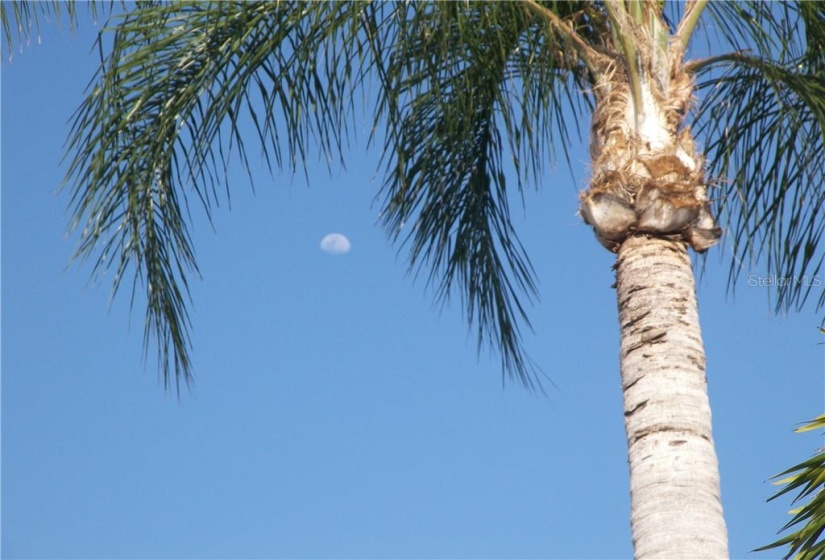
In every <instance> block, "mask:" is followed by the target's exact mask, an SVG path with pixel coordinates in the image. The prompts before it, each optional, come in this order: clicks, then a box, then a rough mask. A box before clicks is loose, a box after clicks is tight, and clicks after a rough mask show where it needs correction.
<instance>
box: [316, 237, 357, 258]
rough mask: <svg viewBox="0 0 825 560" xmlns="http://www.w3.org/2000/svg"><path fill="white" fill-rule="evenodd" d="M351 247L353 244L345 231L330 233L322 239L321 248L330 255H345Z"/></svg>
mask: <svg viewBox="0 0 825 560" xmlns="http://www.w3.org/2000/svg"><path fill="white" fill-rule="evenodd" d="M351 248H352V244H351V243H350V242H349V239H347V236H346V235H344V234H343V233H330V234H329V235H325V236H324V238H323V239H322V240H321V250H322V251H323V252H324V253H328V254H330V255H343V254H344V253H349V250H350V249H351Z"/></svg>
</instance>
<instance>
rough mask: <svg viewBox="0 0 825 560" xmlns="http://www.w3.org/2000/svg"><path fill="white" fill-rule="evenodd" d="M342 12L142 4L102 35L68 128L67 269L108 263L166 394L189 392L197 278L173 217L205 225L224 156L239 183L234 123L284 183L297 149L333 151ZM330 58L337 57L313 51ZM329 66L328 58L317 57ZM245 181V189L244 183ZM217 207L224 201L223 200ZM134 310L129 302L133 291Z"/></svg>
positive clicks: (346, 72)
mask: <svg viewBox="0 0 825 560" xmlns="http://www.w3.org/2000/svg"><path fill="white" fill-rule="evenodd" d="M360 11H361V5H360V4H354V3H311V4H308V3H302V2H297V3H286V2H279V3H259V4H252V3H245V2H215V3H201V2H192V3H172V4H167V3H142V4H139V5H138V6H137V7H136V8H134V9H133V10H131V11H130V12H128V13H127V14H125V15H124V16H122V17H121V18H120V19H118V20H117V21H116V25H115V26H114V28H113V29H114V38H113V44H112V47H111V52H110V54H109V55H108V56H106V57H105V58H104V57H103V55H102V47H101V69H100V71H99V72H98V75H97V76H96V77H95V80H94V81H93V84H92V88H91V91H90V92H89V94H88V97H87V98H86V100H85V101H84V102H83V104H82V105H81V107H80V109H79V110H78V112H77V113H76V115H75V117H74V124H73V128H72V131H71V134H70V141H69V146H68V149H69V153H70V154H73V155H72V158H71V161H70V164H69V170H68V174H67V184H69V185H71V189H72V198H71V201H72V202H71V203H72V206H73V214H74V220H73V225H74V227H79V226H82V227H83V232H82V238H81V244H80V248H79V250H78V252H77V256H78V257H80V258H84V259H85V258H90V257H91V258H93V260H94V271H95V273H99V272H103V271H105V270H107V269H108V268H109V266H110V261H112V260H116V261H118V264H117V267H116V272H115V278H114V291H117V289H118V287H119V286H120V283H121V280H122V279H123V277H124V275H125V274H127V272H128V271H129V270H130V269H131V270H132V271H133V273H134V275H135V284H136V285H137V283H138V282H139V281H142V282H143V283H144V286H143V287H144V289H145V296H146V300H147V314H146V338H145V340H146V343H147V344H148V342H149V341H150V339H152V338H154V339H155V340H156V342H157V344H158V348H159V361H160V364H159V365H160V371H161V373H162V376H163V379H164V382H165V383H166V384H168V383H169V382H170V380H171V378H172V374H173V373H174V379H175V382H176V385H177V386H178V388H179V384H180V381H181V380H184V381H186V382H188V381H189V379H190V375H191V361H190V357H189V338H188V330H189V318H188V315H187V307H186V304H187V298H188V284H187V277H188V275H189V274H191V273H197V265H196V263H195V259H194V250H193V248H192V243H191V239H190V236H189V233H188V228H187V222H186V220H184V215H185V214H186V213H188V196H189V194H191V193H192V192H194V193H195V194H196V195H197V196H198V198H199V199H200V200H201V202H202V203H203V206H204V208H205V209H206V212H207V214H209V213H210V212H211V209H212V207H213V206H214V205H215V204H217V203H218V201H219V199H220V197H219V195H218V188H219V186H220V185H222V184H223V185H225V184H226V181H225V173H226V169H227V165H228V163H229V161H230V159H231V158H232V156H233V154H235V155H236V156H237V157H238V159H240V160H241V162H242V163H243V164H244V165H245V166H246V168H247V170H249V161H248V159H247V155H246V144H245V140H248V139H245V138H244V137H243V136H242V134H241V128H242V126H244V127H245V125H246V124H248V123H247V122H246V121H245V120H244V118H245V117H248V119H249V120H250V121H251V124H252V126H253V127H254V129H255V131H256V132H257V136H258V140H259V141H260V143H261V145H262V147H263V151H264V152H265V154H266V155H267V163H269V165H270V166H272V165H273V163H274V164H275V165H277V166H278V167H282V166H283V167H286V168H288V169H290V170H293V171H294V170H296V169H297V168H298V167H300V166H301V165H303V161H304V160H305V158H306V156H307V149H308V145H309V144H310V143H317V144H318V145H319V146H320V149H321V150H322V152H323V153H326V154H334V153H335V152H337V151H339V148H340V147H341V143H342V139H343V138H345V137H346V134H347V125H346V124H347V115H348V114H349V109H350V103H351V101H350V100H351V98H352V96H351V95H349V88H351V87H352V85H353V84H354V83H355V82H357V80H358V77H357V75H356V73H357V71H358V70H357V69H358V60H359V58H360V57H361V53H359V52H357V50H358V48H359V45H361V44H362V43H361V41H359V40H351V39H347V40H344V39H343V38H342V36H343V35H347V34H350V35H352V34H357V33H358V32H359V29H360V24H361V21H360V15H359V14H360ZM331 44H335V45H338V46H340V45H343V47H341V48H338V49H325V48H324V46H329V45H331ZM330 53H335V54H334V55H333V54H330ZM250 177H251V176H250ZM227 196H228V191H227ZM133 301H134V291H133Z"/></svg>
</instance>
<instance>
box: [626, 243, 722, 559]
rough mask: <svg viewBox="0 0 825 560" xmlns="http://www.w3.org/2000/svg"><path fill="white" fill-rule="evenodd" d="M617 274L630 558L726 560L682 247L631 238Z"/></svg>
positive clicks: (703, 379) (692, 298) (698, 341)
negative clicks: (626, 448)
mask: <svg viewBox="0 0 825 560" xmlns="http://www.w3.org/2000/svg"><path fill="white" fill-rule="evenodd" d="M616 270H617V273H616V276H617V278H616V289H617V296H618V305H619V320H620V325H621V331H622V332H621V335H622V336H621V339H622V346H621V374H622V390H623V393H624V410H625V413H624V414H625V429H626V432H627V442H628V456H629V467H630V494H631V529H632V535H633V545H634V549H635V556H636V558H637V559H648V558H662V559H667V560H676V559H680V558H685V559H692V560H695V559H703V560H706V559H712V558H727V557H728V550H727V542H728V540H727V530H726V528H725V521H724V519H723V517H722V504H721V499H720V491H719V467H718V462H717V459H716V452H715V451H714V446H713V438H712V436H711V415H710V405H709V402H708V394H707V381H706V377H705V352H704V347H703V344H702V336H701V332H700V329H699V317H698V312H697V305H696V295H695V287H694V279H693V270H692V268H691V263H690V259H689V258H688V255H687V250H686V248H685V245H684V244H683V243H681V242H677V241H672V240H669V239H663V238H656V237H647V236H645V235H636V236H632V237H629V238H627V239H626V240H625V241H624V243H622V245H621V248H620V249H619V253H618V257H617V264H616Z"/></svg>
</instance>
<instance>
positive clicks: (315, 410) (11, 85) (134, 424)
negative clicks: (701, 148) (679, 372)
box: [2, 14, 825, 559]
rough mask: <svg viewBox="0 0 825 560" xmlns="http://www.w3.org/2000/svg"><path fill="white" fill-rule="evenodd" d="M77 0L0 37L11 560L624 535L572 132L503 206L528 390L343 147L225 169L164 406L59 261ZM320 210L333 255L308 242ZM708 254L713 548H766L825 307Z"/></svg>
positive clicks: (329, 550)
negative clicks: (540, 373) (178, 389)
mask: <svg viewBox="0 0 825 560" xmlns="http://www.w3.org/2000/svg"><path fill="white" fill-rule="evenodd" d="M81 18H82V22H81V27H80V29H79V30H78V32H77V33H76V35H74V36H72V35H71V34H70V33H69V32H68V31H67V30H65V29H63V30H62V31H60V30H58V29H57V28H55V27H48V26H47V28H46V31H45V32H44V34H43V39H42V44H37V42H36V41H34V42H33V43H32V45H31V46H29V47H28V48H26V49H25V50H24V52H23V53H22V54H21V53H20V52H15V55H14V59H13V61H12V62H11V63H10V62H9V61H8V53H7V52H4V54H3V62H2V555H3V557H4V558H49V559H57V558H109V559H119V558H286V557H290V558H333V557H334V558H363V557H370V558H398V557H404V558H499V557H500V558H505V557H506V558H626V557H629V556H630V555H631V545H630V532H629V526H628V525H629V524H628V514H629V512H628V507H629V506H628V481H627V467H626V443H625V439H624V433H623V427H622V405H621V394H620V384H619V373H618V321H617V318H616V304H615V301H614V295H615V294H614V291H613V290H612V289H611V288H610V286H611V284H612V282H613V276H612V271H611V269H610V266H611V264H612V262H613V257H612V255H611V254H610V253H608V252H607V251H605V250H604V249H603V248H602V247H601V246H600V245H599V244H598V243H597V242H596V240H595V239H594V237H593V235H592V233H591V231H590V230H589V228H588V227H586V226H585V225H584V224H583V223H582V222H581V220H580V219H579V218H578V217H577V216H576V215H575V209H576V204H577V191H578V190H579V188H581V187H582V186H584V185H585V184H586V179H587V176H586V165H585V163H586V153H587V151H586V149H585V147H584V146H583V145H582V146H575V147H574V151H573V160H574V161H575V162H578V163H579V164H580V169H579V170H578V174H577V176H576V177H575V178H574V179H573V178H571V177H570V174H569V173H568V172H567V171H566V169H565V168H564V167H563V166H561V167H559V168H558V169H554V170H551V171H550V172H549V173H548V174H547V175H546V176H545V180H544V184H543V185H542V186H541V188H540V189H539V190H538V191H537V192H528V194H527V198H526V207H525V210H524V212H523V213H522V212H521V210H517V212H518V213H519V214H518V222H519V224H518V227H519V231H520V234H521V235H522V239H523V241H524V243H525V245H526V247H527V250H528V252H529V254H530V255H531V257H532V259H533V263H534V265H535V267H536V269H537V273H538V277H539V281H540V291H541V298H542V299H541V301H540V302H537V304H536V305H535V306H534V307H533V308H532V309H531V318H532V320H533V322H534V326H535V332H534V333H527V337H526V340H527V346H528V348H529V350H530V352H531V354H532V356H533V357H534V358H535V360H536V361H537V362H538V364H539V365H540V366H541V367H542V368H543V369H544V370H545V371H546V372H547V374H548V375H549V376H551V378H552V379H553V381H554V382H555V384H556V387H552V386H549V387H548V388H549V396H548V397H547V398H545V397H540V396H536V395H533V394H530V393H528V392H527V391H525V390H523V389H522V388H520V387H519V386H517V385H512V384H511V385H507V386H505V387H504V388H502V384H501V378H500V372H499V366H498V363H499V362H498V358H497V357H496V356H495V355H489V354H488V353H483V354H482V355H481V356H478V357H477V356H476V352H475V342H474V335H473V334H472V333H470V334H468V330H467V327H466V325H465V323H464V320H463V313H462V311H461V309H460V308H459V306H458V300H456V301H455V302H453V303H452V304H451V305H449V306H448V307H447V308H445V309H444V310H441V311H439V309H438V308H436V307H435V306H434V305H433V303H432V297H431V296H432V294H431V293H428V291H427V290H426V286H425V283H424V282H423V281H422V279H419V280H415V279H414V278H412V277H410V276H408V275H406V274H405V253H404V252H401V253H398V252H397V248H396V247H393V246H391V245H390V243H389V242H388V241H387V240H386V238H385V235H384V233H383V231H382V230H381V229H380V228H379V227H378V226H377V225H376V221H377V218H378V207H377V205H375V204H373V197H374V196H375V194H376V192H377V189H378V186H379V185H380V182H381V177H380V175H376V172H375V170H376V165H377V154H376V153H375V152H374V151H373V152H366V151H365V144H364V143H363V142H362V143H361V144H360V145H358V146H356V147H354V148H353V149H352V150H351V151H350V152H349V158H348V160H349V164H348V168H347V170H346V171H340V172H335V173H333V175H332V176H331V177H330V175H329V174H328V173H327V172H326V171H324V170H323V166H321V165H317V166H313V168H312V169H311V170H310V174H309V181H308V183H309V184H307V182H306V181H304V179H303V178H296V179H295V180H291V179H290V178H289V177H288V176H276V177H274V178H271V177H269V176H268V175H266V174H265V173H264V172H263V169H261V171H260V173H256V181H257V184H256V186H257V193H256V194H254V195H253V193H252V192H251V190H250V188H249V187H248V182H247V180H246V178H245V175H244V173H243V172H242V170H241V169H240V168H235V169H234V172H233V173H232V175H231V177H230V183H231V184H230V188H231V191H232V196H233V198H232V209H231V211H229V210H228V208H227V206H226V204H223V205H222V208H221V209H220V210H219V211H217V212H216V213H215V221H214V231H213V229H212V227H210V225H209V223H208V222H207V221H206V219H205V217H204V216H203V213H202V212H200V211H199V210H197V208H196V209H195V210H194V211H193V237H194V240H195V244H196V250H197V257H198V262H199V264H200V267H201V271H202V276H203V279H202V281H196V282H194V283H193V286H192V288H193V289H192V295H193V297H194V307H193V308H192V319H193V321H194V332H193V344H194V361H195V368H196V385H195V389H194V391H193V392H192V393H191V394H187V393H184V394H183V395H182V398H181V400H180V401H178V400H177V399H176V398H175V396H174V394H166V395H164V393H163V390H162V387H161V385H160V384H159V382H158V379H157V371H156V368H155V361H154V356H150V359H149V360H148V361H147V362H146V364H142V362H141V347H142V334H143V325H142V319H143V317H142V313H143V310H142V309H136V310H135V311H134V312H133V314H132V316H131V318H130V314H129V304H128V303H129V302H128V292H124V293H122V294H121V296H120V297H118V298H116V299H115V301H114V303H113V304H112V306H111V308H109V305H108V301H109V286H110V282H111V276H105V277H103V278H101V279H98V280H97V281H92V282H89V272H90V270H89V268H88V267H77V266H73V267H70V268H67V263H68V261H69V257H70V254H71V253H72V251H73V249H74V245H73V240H72V239H71V238H69V237H67V236H66V234H65V231H66V225H67V222H68V214H67V212H66V207H67V203H68V199H67V195H66V193H62V194H61V193H58V192H57V191H58V187H59V185H60V183H61V179H62V176H63V173H64V171H65V167H63V166H61V165H59V161H60V158H61V155H62V153H63V143H64V141H65V139H66V136H67V132H68V124H67V122H68V120H69V118H70V116H71V114H72V112H73V111H74V109H75V108H76V107H77V106H78V104H79V103H80V101H81V99H82V93H83V90H84V87H85V86H86V84H87V83H88V81H89V79H90V78H91V76H92V74H93V72H94V70H95V67H96V53H94V52H92V51H91V45H92V41H93V38H94V34H95V32H96V31H95V28H94V27H93V25H91V24H90V23H89V22H87V21H86V20H85V19H83V14H81ZM3 48H4V49H5V44H4V45H3ZM365 122H366V120H365ZM361 138H362V140H364V139H365V136H364V135H362V136H361ZM331 232H341V233H343V234H345V235H347V236H348V237H349V239H350V240H351V242H352V249H351V251H350V252H349V253H347V254H345V255H340V256H331V255H328V254H326V253H324V252H322V251H321V250H320V248H319V243H320V241H321V239H322V237H323V236H324V235H326V234H328V233H331ZM720 254H721V252H720V251H719V250H714V251H712V252H711V254H710V256H709V258H708V267H707V270H706V272H705V274H704V276H703V278H702V279H701V282H700V285H699V300H700V313H701V317H702V328H703V333H704V336H705V342H706V349H707V356H708V379H709V386H710V396H711V403H712V407H713V420H714V430H715V438H716V443H717V448H718V452H719V457H720V461H721V471H722V496H723V501H724V507H725V514H726V518H727V521H728V527H729V531H730V539H731V553H732V556H733V557H734V558H773V557H778V556H779V555H778V554H777V553H773V554H770V553H762V554H749V551H750V550H751V549H753V548H755V547H757V546H760V545H763V544H766V543H767V542H769V541H771V540H773V538H774V536H775V533H776V531H777V530H778V529H779V528H780V527H781V526H782V525H783V524H784V523H785V522H786V521H787V520H788V516H787V514H786V511H787V509H788V507H789V505H788V501H787V500H784V501H777V502H773V503H771V504H766V503H765V500H766V498H767V497H769V496H770V495H771V494H772V493H773V491H774V488H773V487H772V486H771V485H770V484H769V483H767V482H766V480H767V479H768V478H769V477H770V476H771V475H773V474H776V473H777V472H779V471H780V470H782V469H784V468H786V467H788V466H790V465H791V464H793V463H795V462H798V461H800V460H802V459H804V458H806V457H807V456H809V455H810V454H811V453H813V452H814V451H815V449H816V447H817V446H818V445H820V444H821V439H819V437H818V436H817V435H815V434H808V435H796V434H793V433H792V431H791V430H792V429H793V428H794V427H795V425H796V424H797V423H799V422H802V421H805V420H807V419H810V418H813V417H814V416H816V415H818V414H820V413H822V412H823V372H824V371H825V346H822V345H818V343H820V342H822V341H823V337H822V335H820V334H819V333H818V331H817V329H816V326H817V325H818V324H819V321H820V315H819V314H818V313H816V312H815V311H814V310H813V308H812V307H811V308H808V309H807V310H806V311H805V312H802V313H799V314H793V315H790V316H787V317H783V318H776V317H773V316H772V314H771V312H770V308H769V306H768V302H767V296H768V292H767V289H766V288H764V287H752V286H749V285H748V283H747V278H748V274H749V273H748V272H746V273H745V274H744V275H743V277H742V278H741V279H740V281H739V282H738V283H737V285H736V294H735V298H732V297H729V296H728V297H726V271H727V260H724V259H721V258H720ZM750 273H753V274H756V275H763V274H764V273H765V271H764V269H763V268H760V267H758V266H757V267H755V268H754V269H753V270H751V271H750Z"/></svg>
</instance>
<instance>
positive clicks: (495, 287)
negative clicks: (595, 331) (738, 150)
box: [379, 3, 578, 386]
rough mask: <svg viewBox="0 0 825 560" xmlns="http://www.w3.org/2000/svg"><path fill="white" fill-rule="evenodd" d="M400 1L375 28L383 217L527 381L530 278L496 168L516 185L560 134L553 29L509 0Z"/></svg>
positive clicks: (562, 95)
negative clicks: (524, 330) (387, 29)
mask: <svg viewBox="0 0 825 560" xmlns="http://www.w3.org/2000/svg"><path fill="white" fill-rule="evenodd" d="M402 11H403V13H398V14H396V18H397V19H396V20H395V23H396V25H395V27H394V28H393V30H392V33H391V34H388V36H386V37H382V38H381V39H380V41H381V43H380V44H381V47H382V52H383V53H385V56H384V57H382V58H381V59H380V61H381V67H380V73H379V75H380V76H381V80H382V86H383V87H382V90H381V91H382V92H384V97H382V98H381V100H380V106H379V107H380V109H379V113H382V114H386V115H387V118H388V121H389V131H390V132H389V134H388V141H387V142H386V144H385V152H384V156H385V160H386V161H387V180H386V183H385V185H384V190H383V196H384V212H383V222H384V225H385V226H386V228H387V231H388V232H389V234H390V236H391V237H393V238H399V237H403V238H404V239H405V240H406V242H407V243H408V245H409V249H410V262H411V267H413V268H416V269H421V268H423V269H428V270H429V280H430V282H431V283H435V284H436V285H437V297H438V298H439V299H441V300H442V301H446V300H447V299H448V298H449V296H450V295H451V294H452V293H453V292H454V291H455V290H454V289H455V288H457V290H458V291H459V293H460V294H461V297H462V303H463V304H464V305H465V308H466V309H467V314H468V321H469V322H470V323H471V324H472V323H476V324H477V325H478V343H479V346H481V345H482V344H484V343H485V342H487V343H489V344H490V345H491V346H493V347H497V348H499V349H500V350H501V351H502V358H503V367H504V371H506V372H509V373H512V374H514V375H515V376H516V377H517V378H519V379H520V380H521V381H522V382H524V383H525V385H528V386H537V384H536V383H535V382H536V381H537V380H536V378H535V377H534V376H533V375H532V374H533V370H532V369H531V365H530V361H529V357H527V356H526V355H525V354H524V352H523V350H522V345H521V340H520V333H519V323H520V322H521V323H522V324H525V325H528V326H529V321H528V319H527V316H526V313H525V308H524V306H523V304H522V303H521V297H522V294H526V295H527V297H528V298H529V297H531V296H534V295H535V283H534V277H533V270H532V266H531V265H530V261H529V259H528V257H527V255H526V254H525V253H524V250H523V248H522V246H521V244H520V242H519V240H518V236H517V235H516V232H515V230H514V228H513V225H512V222H511V218H510V203H511V201H512V200H513V199H512V195H511V193H510V189H512V186H510V185H508V184H507V181H506V178H505V170H506V169H507V168H508V167H510V166H512V167H513V168H515V170H516V171H517V178H518V184H517V185H516V187H517V189H518V192H521V190H522V180H526V179H533V180H536V179H537V178H538V176H539V175H540V173H541V168H542V166H543V164H544V162H545V161H546V160H548V159H549V156H550V155H551V152H548V151H547V150H546V147H545V145H544V142H546V141H548V140H552V139H553V138H558V137H561V139H562V140H566V139H567V135H568V130H567V129H566V128H565V125H564V120H563V119H562V115H561V111H562V107H564V106H567V105H569V104H570V101H572V100H574V99H576V98H577V97H578V93H577V92H574V91H571V89H570V85H571V84H570V82H569V80H568V79H567V77H566V76H565V75H564V74H563V73H562V72H560V71H559V69H558V64H557V61H556V60H555V57H556V51H554V47H555V49H558V44H559V43H558V40H557V39H556V38H555V37H554V36H552V35H548V34H547V33H546V29H547V28H546V25H545V24H544V22H543V21H541V20H538V19H537V18H535V17H534V16H532V15H531V14H530V13H528V12H526V11H525V10H524V8H523V7H522V6H520V5H518V4H515V3H484V4H482V3H474V4H469V5H466V4H460V3H444V4H420V5H412V6H410V7H405V8H403V9H400V10H399V12H402ZM565 62H567V61H565ZM568 66H570V65H568ZM575 106H578V105H575ZM505 148H509V153H510V154H511V155H512V158H511V159H510V160H506V159H505V153H506V151H505ZM508 187H509V188H508ZM404 232H408V233H406V234H404Z"/></svg>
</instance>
